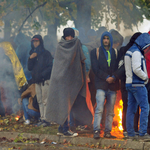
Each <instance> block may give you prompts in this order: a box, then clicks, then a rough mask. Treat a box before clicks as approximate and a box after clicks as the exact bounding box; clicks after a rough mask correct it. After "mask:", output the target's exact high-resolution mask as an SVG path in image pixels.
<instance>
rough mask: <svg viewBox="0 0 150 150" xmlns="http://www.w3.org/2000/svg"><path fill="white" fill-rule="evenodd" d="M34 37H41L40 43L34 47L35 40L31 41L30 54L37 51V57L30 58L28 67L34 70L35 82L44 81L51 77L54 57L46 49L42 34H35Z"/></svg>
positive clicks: (33, 77)
mask: <svg viewBox="0 0 150 150" xmlns="http://www.w3.org/2000/svg"><path fill="white" fill-rule="evenodd" d="M33 38H37V39H39V41H40V45H39V46H38V47H37V48H34V45H33V40H32V41H31V47H32V49H31V51H30V55H32V54H33V53H37V57H35V58H33V59H30V58H29V59H28V69H29V71H32V79H33V83H40V82H43V83H44V81H45V80H49V79H50V75H51V70H52V62H53V57H52V56H51V54H50V52H49V51H47V50H45V48H44V45H43V39H42V37H41V35H35V36H34V37H33ZM33 38H32V39H33Z"/></svg>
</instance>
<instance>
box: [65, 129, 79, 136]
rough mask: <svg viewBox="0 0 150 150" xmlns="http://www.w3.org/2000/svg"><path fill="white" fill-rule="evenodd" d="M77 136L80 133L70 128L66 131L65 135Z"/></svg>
mask: <svg viewBox="0 0 150 150" xmlns="http://www.w3.org/2000/svg"><path fill="white" fill-rule="evenodd" d="M75 136H78V133H74V132H72V131H70V130H68V131H67V132H65V133H64V137H75Z"/></svg>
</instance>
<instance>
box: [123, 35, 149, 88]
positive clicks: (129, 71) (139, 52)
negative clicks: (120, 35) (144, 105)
mask: <svg viewBox="0 0 150 150" xmlns="http://www.w3.org/2000/svg"><path fill="white" fill-rule="evenodd" d="M149 46H150V35H149V34H148V33H143V34H141V35H140V36H139V37H138V38H137V39H136V40H135V44H133V46H132V47H131V48H130V49H129V50H128V51H127V52H126V55H125V69H126V84H132V85H134V86H143V85H144V83H145V81H146V80H147V78H148V77H147V70H146V61H145V59H144V49H146V48H147V47H149ZM126 86H127V85H126Z"/></svg>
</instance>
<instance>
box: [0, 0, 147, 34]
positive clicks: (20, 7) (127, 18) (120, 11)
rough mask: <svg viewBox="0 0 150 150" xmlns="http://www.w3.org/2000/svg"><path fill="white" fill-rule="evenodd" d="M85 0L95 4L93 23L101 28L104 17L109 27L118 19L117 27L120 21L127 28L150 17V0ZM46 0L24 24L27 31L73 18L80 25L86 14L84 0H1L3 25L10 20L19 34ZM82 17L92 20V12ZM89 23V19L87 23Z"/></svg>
mask: <svg viewBox="0 0 150 150" xmlns="http://www.w3.org/2000/svg"><path fill="white" fill-rule="evenodd" d="M82 1H83V5H88V3H89V2H90V4H91V7H90V8H87V9H89V11H91V27H92V28H95V29H97V28H99V27H100V26H101V24H102V22H103V21H105V24H106V25H105V26H106V27H107V26H108V23H111V24H113V23H114V24H115V25H116V28H117V29H120V24H121V23H122V22H123V23H124V27H125V28H128V29H131V28H132V27H133V26H137V24H138V22H142V21H143V17H146V18H147V19H150V15H149V14H150V0H91V1H87V0H86V1H85V0H82ZM44 2H47V4H46V5H45V6H44V7H41V8H39V9H38V10H36V11H35V12H34V14H33V15H31V17H30V18H29V19H28V21H27V23H26V24H25V25H24V28H23V30H24V31H26V32H27V31H28V30H34V31H35V30H38V31H39V32H41V31H43V28H47V26H48V25H55V26H56V28H57V27H59V26H60V25H66V23H67V21H68V20H73V21H74V23H75V25H76V22H78V20H79V18H78V17H82V15H81V16H80V15H79V16H78V13H77V12H79V11H80V10H79V8H78V6H79V2H81V1H80V0H13V1H12V0H1V2H0V14H1V16H0V25H1V26H2V25H3V23H2V20H3V21H5V20H9V21H10V24H11V27H12V28H13V29H14V30H13V31H14V34H15V33H16V31H17V29H18V28H19V27H20V26H21V24H22V22H23V21H24V20H25V18H26V17H27V16H28V15H29V14H30V13H31V12H32V11H33V10H34V9H35V8H36V7H37V6H38V5H41V4H43V3H44ZM82 8H83V7H82ZM83 9H86V7H85V8H83ZM85 12H86V11H85ZM81 19H82V20H85V22H86V21H87V22H88V19H90V16H87V17H85V18H81ZM79 24H80V22H79ZM81 25H83V24H81ZM86 25H87V24H86V23H85V24H84V26H86Z"/></svg>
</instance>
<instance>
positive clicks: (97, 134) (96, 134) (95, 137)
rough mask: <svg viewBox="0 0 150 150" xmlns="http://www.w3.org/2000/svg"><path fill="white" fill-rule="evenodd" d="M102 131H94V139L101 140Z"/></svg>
mask: <svg viewBox="0 0 150 150" xmlns="http://www.w3.org/2000/svg"><path fill="white" fill-rule="evenodd" d="M99 134H100V131H98V130H96V131H94V136H93V138H94V139H99V138H100V135H99Z"/></svg>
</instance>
